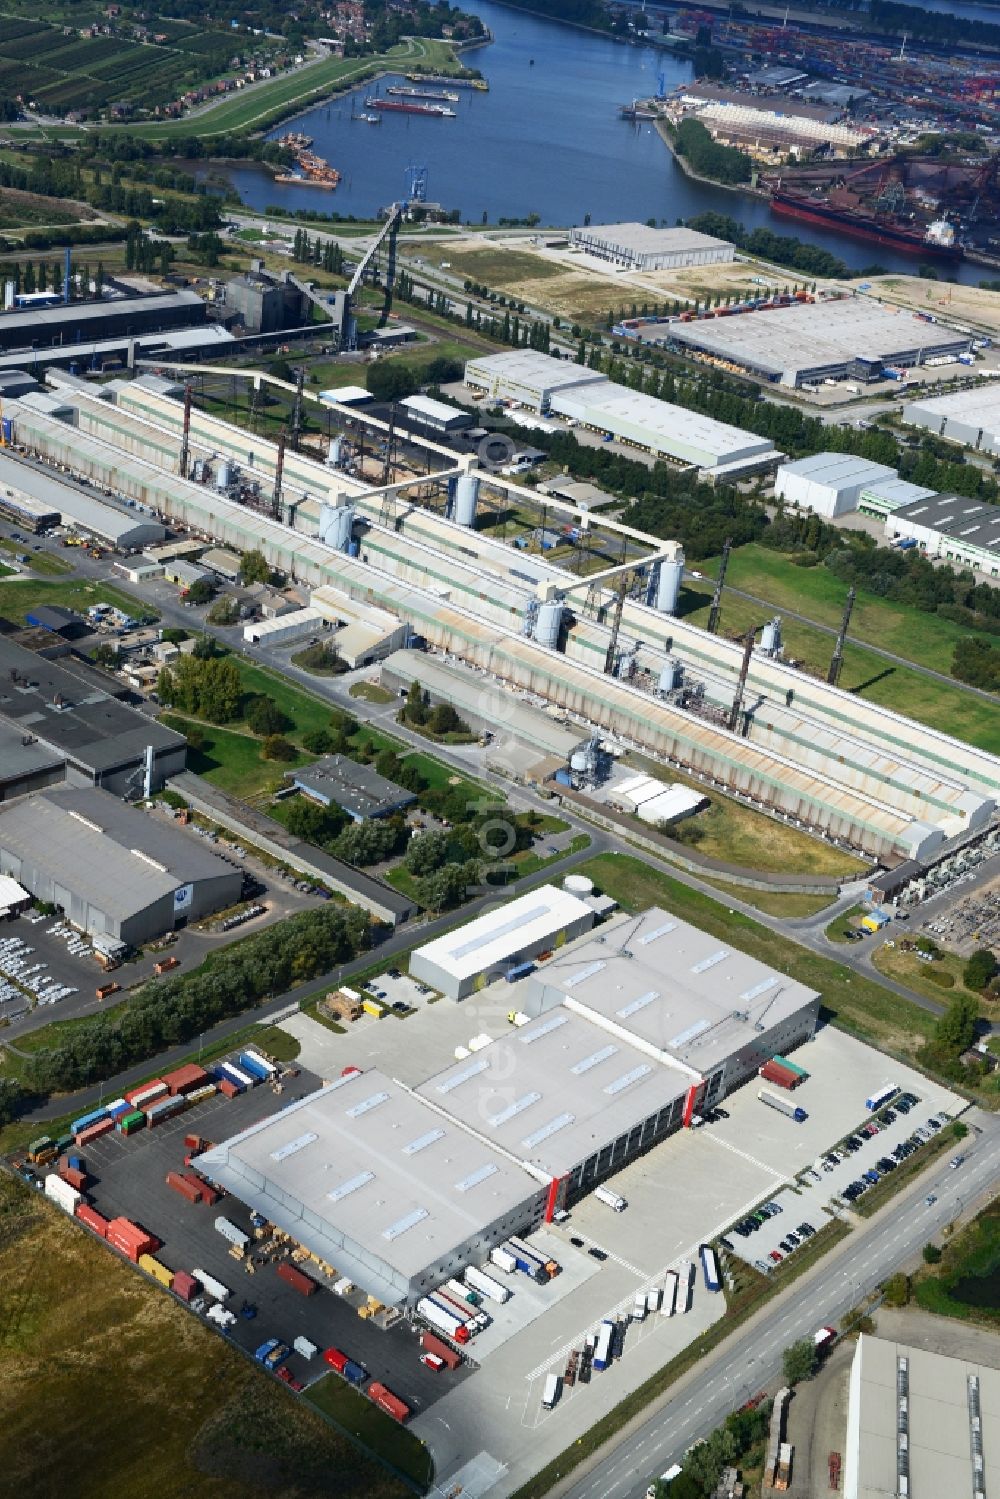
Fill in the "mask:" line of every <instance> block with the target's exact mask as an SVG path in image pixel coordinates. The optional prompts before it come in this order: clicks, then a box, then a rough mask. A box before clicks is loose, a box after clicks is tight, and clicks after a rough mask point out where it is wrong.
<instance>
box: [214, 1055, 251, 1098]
mask: <svg viewBox="0 0 1000 1499" xmlns="http://www.w3.org/2000/svg"><path fill="white" fill-rule="evenodd" d="M212 1076H213V1077H214V1078H215V1081H216V1082H217V1083H219V1082H223V1081H224V1082H227V1083H232V1085H233V1087H234V1088H235V1089H236V1091H237V1092H238V1093H245V1092H246V1083H242V1082H240V1080H239V1078H238V1077H234V1076H233V1074H232V1073H231V1072H230V1070H229V1068H228V1067H227V1066H226V1064H225V1063H224V1062H223V1063H222V1064H221V1065H220V1066H218V1067H214V1068H213V1069H212Z"/></svg>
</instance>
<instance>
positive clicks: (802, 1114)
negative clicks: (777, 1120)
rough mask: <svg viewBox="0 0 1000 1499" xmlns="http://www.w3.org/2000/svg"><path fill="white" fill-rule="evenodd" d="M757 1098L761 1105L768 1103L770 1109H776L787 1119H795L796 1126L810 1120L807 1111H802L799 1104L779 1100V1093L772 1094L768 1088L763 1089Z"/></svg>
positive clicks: (787, 1099)
mask: <svg viewBox="0 0 1000 1499" xmlns="http://www.w3.org/2000/svg"><path fill="white" fill-rule="evenodd" d="M757 1097H758V1098H759V1099H760V1101H761V1103H766V1104H767V1106H768V1108H769V1109H776V1110H777V1112H778V1113H779V1114H784V1116H785V1118H786V1119H794V1120H795V1123H796V1124H802V1123H804V1121H805V1120H806V1119H808V1118H809V1115H808V1114H807V1113H806V1111H805V1109H800V1108H799V1107H798V1105H797V1104H794V1103H792V1101H791V1099H790V1098H779V1097H778V1095H777V1093H771V1092H770V1091H769V1090H768V1089H767V1088H761V1090H760V1092H759V1093H758V1094H757Z"/></svg>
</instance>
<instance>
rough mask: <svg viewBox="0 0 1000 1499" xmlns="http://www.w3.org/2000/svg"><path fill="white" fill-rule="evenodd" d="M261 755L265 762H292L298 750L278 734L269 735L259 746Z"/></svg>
mask: <svg viewBox="0 0 1000 1499" xmlns="http://www.w3.org/2000/svg"><path fill="white" fill-rule="evenodd" d="M261 754H262V755H263V756H264V759H265V760H294V759H295V757H296V755H297V754H298V750H297V749H296V748H295V745H294V744H292V743H291V741H290V740H288V739H283V738H282V737H281V735H280V734H269V735H268V737H267V738H266V739H265V740H264V743H263V745H262V746H261Z"/></svg>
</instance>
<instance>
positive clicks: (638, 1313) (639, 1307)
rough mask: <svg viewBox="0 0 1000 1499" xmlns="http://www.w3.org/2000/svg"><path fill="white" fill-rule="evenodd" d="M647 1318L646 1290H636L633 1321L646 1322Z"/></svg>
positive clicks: (633, 1303)
mask: <svg viewBox="0 0 1000 1499" xmlns="http://www.w3.org/2000/svg"><path fill="white" fill-rule="evenodd" d="M645 1320H646V1293H645V1291H636V1293H635V1299H634V1300H633V1302H632V1321H633V1322H645Z"/></svg>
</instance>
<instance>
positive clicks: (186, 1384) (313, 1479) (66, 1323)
mask: <svg viewBox="0 0 1000 1499" xmlns="http://www.w3.org/2000/svg"><path fill="white" fill-rule="evenodd" d="M0 1304H2V1305H3V1308H4V1316H3V1325H2V1334H0V1342H2V1347H3V1360H2V1362H0V1401H2V1404H3V1412H4V1436H3V1444H2V1445H3V1452H4V1477H3V1486H4V1488H5V1489H6V1490H7V1492H8V1493H11V1494H17V1493H21V1494H24V1495H30V1496H31V1499H62V1496H64V1495H66V1494H67V1493H68V1492H72V1495H73V1499H107V1496H108V1495H109V1494H134V1495H136V1496H138V1495H152V1494H156V1495H159V1496H161V1499H175V1496H176V1499H181V1496H184V1499H226V1496H228V1495H231V1494H233V1493H234V1492H237V1491H238V1492H242V1493H246V1494H263V1493H266V1494H267V1495H268V1496H270V1499H321V1496H322V1499H326V1496H328V1495H330V1494H331V1493H333V1492H335V1493H336V1494H337V1495H338V1496H342V1499H397V1496H399V1499H402V1496H403V1495H404V1494H405V1493H406V1492H407V1491H406V1489H405V1488H404V1486H403V1485H402V1484H401V1483H399V1482H397V1481H396V1480H395V1479H393V1478H392V1477H391V1476H390V1475H389V1474H388V1473H386V1472H385V1470H384V1469H383V1468H381V1467H380V1466H379V1465H377V1464H376V1463H375V1462H373V1461H372V1460H371V1459H369V1458H368V1457H367V1456H366V1455H364V1454H363V1453H361V1452H359V1451H358V1450H357V1448H356V1447H355V1446H354V1445H353V1444H352V1443H351V1442H349V1441H348V1440H347V1438H346V1437H343V1436H341V1435H340V1434H339V1433H337V1432H336V1431H334V1430H333V1429H332V1428H331V1427H330V1426H328V1425H327V1424H326V1423H325V1422H324V1421H322V1420H321V1419H320V1418H319V1417H318V1416H317V1415H316V1414H315V1413H314V1412H313V1411H312V1410H311V1409H310V1408H309V1406H308V1404H307V1403H306V1402H304V1401H298V1400H297V1399H296V1398H295V1397H294V1396H292V1395H290V1394H289V1393H288V1392H287V1391H285V1390H284V1389H282V1388H279V1387H278V1385H277V1383H276V1382H275V1381H272V1380H269V1379H268V1378H267V1377H266V1376H265V1375H263V1374H261V1373H259V1372H258V1371H257V1370H255V1369H254V1368H253V1367H252V1366H251V1365H250V1364H248V1363H247V1362H246V1361H245V1360H244V1359H242V1358H240V1356H239V1355H238V1354H237V1353H236V1352H235V1351H234V1350H233V1349H231V1348H230V1347H228V1346H227V1344H226V1343H225V1342H224V1341H223V1339H222V1338H221V1337H219V1336H218V1335H216V1334H214V1333H212V1332H210V1331H209V1330H208V1329H207V1328H206V1327H205V1326H204V1325H202V1324H201V1323H199V1322H198V1320H197V1319H196V1318H195V1317H194V1316H192V1315H191V1314H190V1313H189V1312H187V1311H185V1310H184V1309H183V1308H181V1307H180V1306H179V1305H178V1304H177V1303H176V1302H175V1301H174V1300H173V1299H172V1298H171V1297H170V1296H168V1295H167V1294H166V1293H165V1292H164V1291H162V1290H160V1289H158V1288H157V1287H155V1286H154V1285H153V1284H152V1283H151V1282H149V1281H147V1280H146V1279H145V1277H144V1276H142V1275H141V1274H140V1273H139V1272H137V1271H134V1270H133V1269H132V1268H131V1267H129V1266H126V1265H125V1264H124V1262H123V1261H121V1260H119V1259H118V1258H117V1256H115V1255H114V1254H113V1253H112V1252H111V1251H110V1250H108V1249H106V1248H105V1247H104V1246H103V1245H101V1244H100V1243H99V1242H98V1241H97V1240H96V1239H94V1238H93V1237H92V1236H91V1235H89V1234H88V1233H87V1232H86V1231H85V1230H83V1229H82V1228H80V1227H79V1226H77V1225H75V1224H74V1223H72V1222H71V1221H70V1220H69V1219H68V1218H66V1217H65V1216H64V1215H63V1214H62V1213H61V1212H60V1211H59V1210H58V1209H57V1208H55V1207H52V1206H51V1205H49V1204H47V1203H46V1202H44V1201H43V1200H42V1199H41V1198H40V1197H39V1196H38V1195H37V1194H33V1193H31V1192H30V1191H29V1189H28V1188H26V1187H23V1186H22V1185H21V1184H20V1183H18V1182H14V1181H12V1180H10V1179H9V1178H7V1177H2V1178H0ZM56 1413H58V1426H59V1435H58V1440H53V1431H52V1421H53V1419H54V1417H55V1415H56ZM70 1454H71V1455H72V1456H71V1474H69V1473H68V1470H67V1461H68V1455H70ZM332 1474H336V1484H335V1488H331V1475H332Z"/></svg>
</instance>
